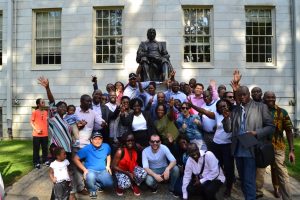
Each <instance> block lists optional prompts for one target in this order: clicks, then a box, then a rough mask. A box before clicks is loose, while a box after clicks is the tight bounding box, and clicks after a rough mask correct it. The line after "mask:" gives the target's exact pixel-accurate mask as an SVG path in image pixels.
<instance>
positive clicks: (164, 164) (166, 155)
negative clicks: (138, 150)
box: [142, 134, 179, 194]
mask: <svg viewBox="0 0 300 200" xmlns="http://www.w3.org/2000/svg"><path fill="white" fill-rule="evenodd" d="M142 159H143V167H144V169H145V170H146V172H147V173H148V175H147V177H146V184H147V186H148V187H150V189H151V191H152V193H156V192H157V183H160V182H163V181H168V180H169V179H170V183H169V191H170V193H172V194H174V186H175V183H176V180H177V178H178V177H179V168H178V167H177V166H176V159H175V157H174V156H173V155H172V153H171V152H170V150H169V149H168V147H166V146H165V145H163V144H161V140H160V136H159V135H157V134H153V135H152V136H151V137H150V146H149V147H147V148H145V149H144V150H143V153H142ZM168 162H169V164H168Z"/></svg>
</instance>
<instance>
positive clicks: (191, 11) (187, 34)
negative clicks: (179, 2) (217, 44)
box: [183, 8, 211, 63]
mask: <svg viewBox="0 0 300 200" xmlns="http://www.w3.org/2000/svg"><path fill="white" fill-rule="evenodd" d="M183 12H184V35H183V37H184V55H183V59H184V62H200V63H204V62H211V17H210V13H211V9H210V8H184V9H183Z"/></svg>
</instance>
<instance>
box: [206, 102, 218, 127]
mask: <svg viewBox="0 0 300 200" xmlns="http://www.w3.org/2000/svg"><path fill="white" fill-rule="evenodd" d="M216 103H217V100H215V101H214V100H213V102H212V104H210V105H209V106H208V105H206V104H204V105H203V106H202V108H203V109H205V110H208V111H210V112H216V111H217V108H216ZM215 125H216V121H215V120H214V119H210V118H209V117H207V116H206V115H202V127H203V130H204V131H206V132H213V131H214V126H215Z"/></svg>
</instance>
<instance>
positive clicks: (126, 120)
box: [120, 98, 156, 151]
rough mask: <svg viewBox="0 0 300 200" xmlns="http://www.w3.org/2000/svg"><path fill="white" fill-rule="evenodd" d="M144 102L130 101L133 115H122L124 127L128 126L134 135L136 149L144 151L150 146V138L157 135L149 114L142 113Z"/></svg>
mask: <svg viewBox="0 0 300 200" xmlns="http://www.w3.org/2000/svg"><path fill="white" fill-rule="evenodd" d="M142 107H143V102H142V100H141V99H139V98H134V99H132V100H131V101H130V108H131V109H132V110H133V113H130V114H129V115H127V116H125V114H122V112H121V115H120V121H121V123H122V124H123V125H124V126H128V127H129V130H131V132H132V133H133V135H134V138H135V143H136V147H137V149H138V150H139V151H142V150H143V149H144V148H145V147H147V146H149V138H150V136H151V135H152V134H154V133H156V129H155V127H154V124H153V121H152V120H151V116H150V114H149V113H148V112H146V111H142V109H141V108H142Z"/></svg>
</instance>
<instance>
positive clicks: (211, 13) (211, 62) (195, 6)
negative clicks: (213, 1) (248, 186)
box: [181, 5, 214, 68]
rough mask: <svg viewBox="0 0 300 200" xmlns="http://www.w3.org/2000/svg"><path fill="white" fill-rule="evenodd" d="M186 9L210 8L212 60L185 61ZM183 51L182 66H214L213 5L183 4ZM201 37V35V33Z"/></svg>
mask: <svg viewBox="0 0 300 200" xmlns="http://www.w3.org/2000/svg"><path fill="white" fill-rule="evenodd" d="M184 9H210V21H209V33H210V34H209V45H210V62H184V46H185V44H186V43H185V41H184V40H185V39H184V37H185V36H186V35H185V32H184V26H185V24H184V23H185V21H184ZM181 11H182V24H183V26H182V44H183V45H182V53H181V59H182V62H181V63H182V68H214V66H213V64H214V43H213V38H214V33H213V30H214V27H213V21H214V17H213V14H214V9H213V6H212V5H201V6H200V5H183V6H182V9H181ZM199 36H200V37H201V35H199Z"/></svg>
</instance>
